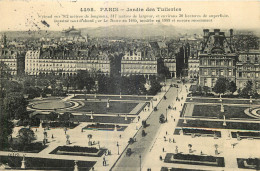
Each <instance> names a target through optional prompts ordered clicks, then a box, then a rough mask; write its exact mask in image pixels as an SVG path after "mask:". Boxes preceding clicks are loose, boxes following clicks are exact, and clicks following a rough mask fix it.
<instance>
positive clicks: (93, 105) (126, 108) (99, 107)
mask: <svg viewBox="0 0 260 171" xmlns="http://www.w3.org/2000/svg"><path fill="white" fill-rule="evenodd" d="M84 103H85V106H83V107H81V108H79V109H76V110H75V112H91V111H93V112H94V113H100V114H105V113H129V112H131V111H132V110H133V109H134V108H135V107H136V106H137V105H138V103H124V102H110V104H109V108H107V103H106V102H90V101H85V102H84Z"/></svg>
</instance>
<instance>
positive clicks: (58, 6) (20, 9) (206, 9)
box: [0, 0, 260, 31]
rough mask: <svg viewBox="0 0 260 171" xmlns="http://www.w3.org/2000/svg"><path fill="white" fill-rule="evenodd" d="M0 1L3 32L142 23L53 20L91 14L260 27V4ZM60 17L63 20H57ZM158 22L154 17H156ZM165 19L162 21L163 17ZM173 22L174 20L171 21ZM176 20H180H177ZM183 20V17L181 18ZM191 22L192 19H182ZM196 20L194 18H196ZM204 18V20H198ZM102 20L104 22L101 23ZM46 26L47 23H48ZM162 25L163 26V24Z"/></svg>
mask: <svg viewBox="0 0 260 171" xmlns="http://www.w3.org/2000/svg"><path fill="white" fill-rule="evenodd" d="M75 1H76V0H67V1H65V0H63V1H62V0H48V1H44V0H37V1H31V0H0V16H1V17H0V23H1V24H0V31H27V30H57V31H58V30H63V29H67V28H69V27H71V26H74V27H75V28H86V27H103V26H110V25H124V24H125V25H128V24H131V25H134V24H141V23H140V22H139V23H135V22H132V23H128V22H127V23H122V22H120V23H117V22H112V23H110V22H104V21H103V19H100V22H98V23H90V22H76V23H75V22H73V23H72V22H55V21H54V20H56V21H57V20H66V18H64V17H65V16H66V15H70V16H75V15H78V16H79V15H80V16H82V15H83V16H86V15H87V16H89V17H88V18H84V19H86V20H90V19H91V18H90V16H91V15H95V16H98V15H107V16H108V17H111V15H115V14H116V15H117V16H118V15H134V14H135V15H137V16H139V15H148V16H150V15H154V17H155V16H157V15H172V16H173V15H175V16H180V15H184V16H185V15H186V16H188V15H200V16H203V15H204V14H206V15H216V16H217V15H220V14H221V15H222V16H228V17H224V18H218V17H217V18H215V19H214V20H213V21H212V22H192V23H191V22H176V20H175V22H172V21H171V22H167V23H163V24H165V25H174V26H176V27H183V28H185V29H189V28H208V27H210V28H236V29H259V28H260V1H236V0H233V1H223V0H221V1H192V2H191V1H163V2H156V1H143V2H140V1H120V2H119V1H117V2H107V1H83V0H77V1H76V2H75ZM157 7H161V8H166V7H167V8H178V9H181V11H170V12H169V11H168V12H159V11H157ZM81 8H93V9H94V11H92V12H88V11H85V12H82V11H81ZM101 8H118V9H119V11H115V12H107V11H101ZM127 8H131V9H137V10H140V9H144V11H141V12H140V11H137V12H136V11H135V12H133V11H127ZM147 8H150V9H151V8H155V9H156V11H146V9H147ZM43 16H45V17H43ZM54 16H60V18H54ZM153 19H154V20H155V18H153ZM160 19H162V18H160ZM171 19H174V18H171ZM175 19H177V18H175ZM178 19H181V18H178ZM182 19H183V20H189V19H191V18H189V17H182ZM193 19H194V18H193ZM199 19H202V18H199ZM101 20H102V21H101ZM46 23H47V24H46ZM160 24H162V23H160Z"/></svg>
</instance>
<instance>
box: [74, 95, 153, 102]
mask: <svg viewBox="0 0 260 171" xmlns="http://www.w3.org/2000/svg"><path fill="white" fill-rule="evenodd" d="M86 97H87V99H108V98H109V99H110V100H137V101H149V100H151V99H152V98H153V97H151V96H147V99H146V97H143V96H122V98H120V95H117V96H109V95H97V97H96V98H95V96H94V95H86V96H85V95H76V96H75V97H72V99H85V98H86Z"/></svg>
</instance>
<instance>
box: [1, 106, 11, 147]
mask: <svg viewBox="0 0 260 171" xmlns="http://www.w3.org/2000/svg"><path fill="white" fill-rule="evenodd" d="M13 127H14V125H13V122H11V121H10V119H9V118H8V117H7V116H5V115H3V114H2V112H1V109H0V150H4V149H5V148H7V147H9V142H8V137H10V136H11V135H12V132H13Z"/></svg>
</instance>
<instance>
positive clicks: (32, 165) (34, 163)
mask: <svg viewBox="0 0 260 171" xmlns="http://www.w3.org/2000/svg"><path fill="white" fill-rule="evenodd" d="M22 160H23V157H22V156H20V157H13V156H0V163H3V164H6V163H8V166H9V167H11V170H14V169H18V170H21V161H22ZM25 161H26V169H28V170H64V171H71V170H74V165H75V163H74V160H60V159H47V158H36V157H33V158H32V157H26V156H25ZM95 163H96V162H92V161H78V162H77V165H78V169H79V171H83V170H84V171H88V170H90V169H91V168H92V167H93V166H94V165H95Z"/></svg>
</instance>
